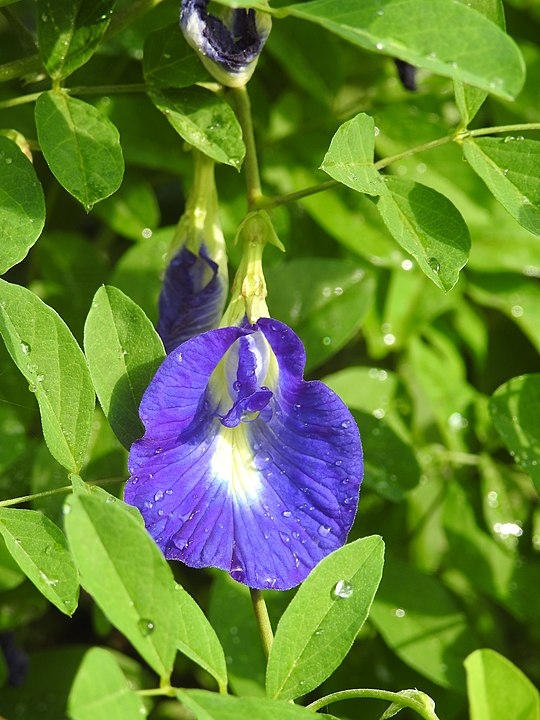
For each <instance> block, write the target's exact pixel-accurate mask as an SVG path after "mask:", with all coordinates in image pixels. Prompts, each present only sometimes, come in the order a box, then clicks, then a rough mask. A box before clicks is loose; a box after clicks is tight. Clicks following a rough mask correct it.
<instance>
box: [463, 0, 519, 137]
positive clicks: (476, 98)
mask: <svg viewBox="0 0 540 720" xmlns="http://www.w3.org/2000/svg"><path fill="white" fill-rule="evenodd" d="M460 2H463V3H465V2H466V4H467V5H468V7H472V8H473V9H474V10H476V11H477V12H479V13H481V14H482V15H484V17H486V18H488V20H491V21H492V22H494V23H495V24H496V25H497V26H498V27H500V28H501V30H505V28H506V23H505V20H504V8H503V4H502V2H501V0H460ZM454 94H455V96H456V104H457V106H458V109H459V114H460V115H461V119H462V121H463V125H464V126H465V127H466V126H467V125H468V124H469V123H470V121H471V120H472V119H473V118H474V116H475V115H476V113H477V112H478V110H479V109H480V108H481V107H482V105H483V103H484V100H485V99H486V97H487V96H488V93H487V92H485V91H484V90H479V89H478V88H475V87H471V86H470V85H465V84H464V83H463V82H461V81H460V80H454Z"/></svg>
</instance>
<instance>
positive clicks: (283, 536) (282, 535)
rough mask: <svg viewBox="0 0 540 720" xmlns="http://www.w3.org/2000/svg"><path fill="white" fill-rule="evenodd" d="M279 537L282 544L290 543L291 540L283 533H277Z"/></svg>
mask: <svg viewBox="0 0 540 720" xmlns="http://www.w3.org/2000/svg"><path fill="white" fill-rule="evenodd" d="M279 537H280V538H281V540H282V542H284V543H288V542H290V540H291V538H290V537H289V536H288V535H287V534H286V533H284V532H281V530H280V531H279Z"/></svg>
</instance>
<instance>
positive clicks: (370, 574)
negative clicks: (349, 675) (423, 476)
mask: <svg viewBox="0 0 540 720" xmlns="http://www.w3.org/2000/svg"><path fill="white" fill-rule="evenodd" d="M383 562H384V543H383V541H382V539H381V538H380V537H378V536H376V535H373V536H371V537H366V538H363V539H361V540H356V541H355V542H352V543H350V544H349V545H344V546H343V547H342V548H340V549H339V550H336V551H335V552H333V553H331V554H330V555H328V557H326V558H324V560H322V561H321V562H320V563H319V564H318V565H317V566H316V567H315V568H314V570H312V572H311V573H310V574H309V575H308V577H307V579H306V580H305V581H304V583H303V584H302V585H301V586H300V588H299V590H298V592H297V593H296V595H295V597H294V598H293V600H292V601H291V603H290V605H289V606H288V607H287V610H286V611H285V612H284V614H283V616H282V617H281V620H280V622H279V625H278V627H277V630H276V636H275V638H274V643H273V645H272V650H271V652H270V657H269V658H268V669H267V674H266V692H267V695H268V696H269V697H272V698H280V699H284V700H292V699H294V698H297V697H299V696H300V695H304V694H305V693H307V692H309V691H310V690H313V689H314V688H316V687H318V686H319V685H320V684H321V683H322V682H323V680H325V679H326V678H327V677H328V676H329V675H331V673H332V672H333V671H334V670H335V669H336V668H337V667H338V666H339V665H340V664H341V662H342V660H343V659H344V657H345V656H346V654H347V653H348V652H349V650H350V649H351V646H352V644H353V642H354V639H355V637H356V636H357V634H358V631H359V630H360V628H361V627H362V625H363V624H364V622H365V620H366V618H367V616H368V613H369V609H370V607H371V603H372V602H373V597H374V595H375V593H376V591H377V588H378V586H379V582H380V579H381V574H382V568H383Z"/></svg>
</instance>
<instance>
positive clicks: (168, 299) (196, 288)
mask: <svg viewBox="0 0 540 720" xmlns="http://www.w3.org/2000/svg"><path fill="white" fill-rule="evenodd" d="M193 156H194V165H195V173H194V180H193V187H192V189H191V192H190V194H189V197H188V198H187V202H186V209H185V212H184V214H183V215H182V217H181V219H180V222H179V223H178V228H177V231H176V233H175V237H174V238H173V243H172V244H173V247H177V246H178V245H179V246H180V249H179V250H176V252H175V254H174V255H173V257H172V260H171V261H170V263H169V265H168V267H167V270H166V272H165V278H164V280H163V286H162V289H161V293H160V296H159V320H158V326H157V330H158V333H159V335H160V337H161V339H162V340H163V344H164V346H165V350H166V352H167V353H170V352H171V351H172V350H174V349H175V348H176V347H178V345H180V344H181V343H183V342H184V341H186V340H189V338H192V337H194V336H195V335H197V334H199V333H202V332H205V331H206V330H210V329H212V328H216V327H218V325H219V322H220V320H221V316H222V314H223V309H224V307H225V301H226V299H227V294H228V290H229V285H228V271H227V253H226V249H225V239H224V237H223V233H222V232H221V226H220V224H219V219H218V201H217V192H216V186H215V181H214V162H213V161H212V160H211V159H210V158H208V157H207V156H205V155H203V154H202V153H200V152H198V151H196V150H194V151H193Z"/></svg>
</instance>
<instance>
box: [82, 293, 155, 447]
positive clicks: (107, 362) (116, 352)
mask: <svg viewBox="0 0 540 720" xmlns="http://www.w3.org/2000/svg"><path fill="white" fill-rule="evenodd" d="M84 349H85V353H86V356H87V358H88V364H89V366H90V373H91V375H92V380H93V382H94V386H95V388H96V392H97V396H98V398H99V401H100V403H101V406H102V408H103V411H104V413H105V415H106V417H107V419H108V420H109V423H110V424H111V427H112V429H113V430H114V432H115V433H116V435H117V436H118V439H119V440H120V442H122V444H123V445H124V446H125V447H126V448H129V447H130V445H131V443H132V442H134V441H135V440H136V439H137V438H139V437H141V435H142V434H143V432H144V428H143V425H142V423H141V421H140V419H139V404H140V402H141V398H142V396H143V393H144V391H145V390H146V388H147V386H148V383H149V382H150V380H151V379H152V377H153V376H154V374H155V372H156V370H157V368H158V367H159V365H160V364H161V362H162V360H163V359H164V357H165V353H164V350H163V344H162V342H161V340H160V338H159V336H158V334H157V333H156V331H155V330H154V327H153V326H152V323H151V322H150V320H148V318H147V317H146V315H145V314H144V312H143V311H142V310H141V308H140V307H139V306H138V305H136V304H135V303H134V302H133V300H131V299H130V298H128V297H127V295H124V293H123V292H122V291H121V290H118V289H117V288H115V287H110V286H104V287H101V288H100V289H99V290H98V291H97V293H96V295H95V297H94V301H93V303H92V307H91V309H90V312H89V313H88V318H87V320H86V325H85V335H84Z"/></svg>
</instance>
